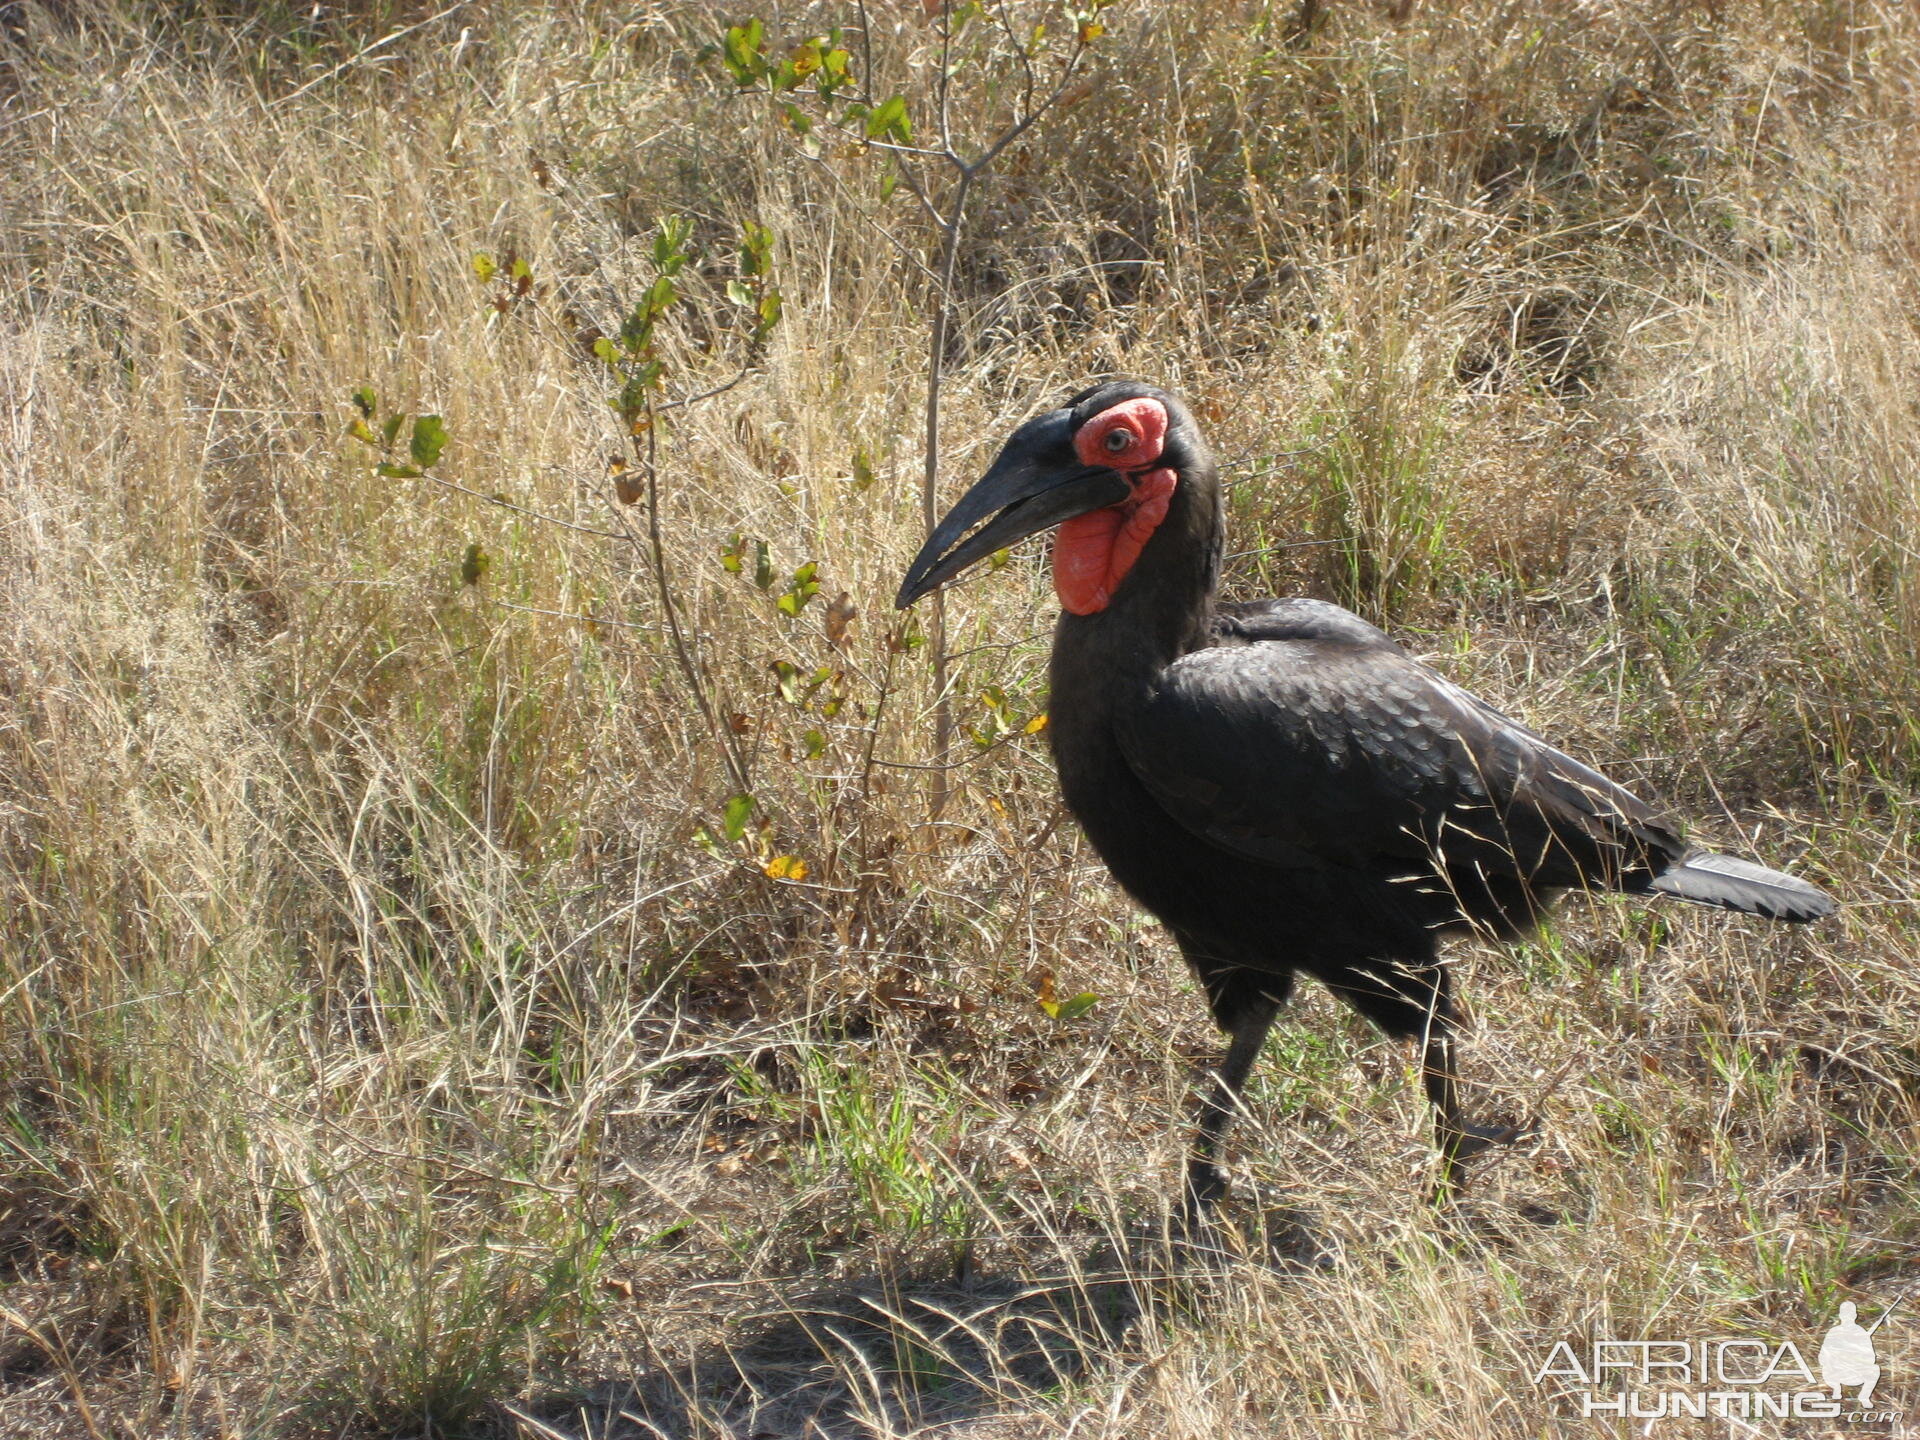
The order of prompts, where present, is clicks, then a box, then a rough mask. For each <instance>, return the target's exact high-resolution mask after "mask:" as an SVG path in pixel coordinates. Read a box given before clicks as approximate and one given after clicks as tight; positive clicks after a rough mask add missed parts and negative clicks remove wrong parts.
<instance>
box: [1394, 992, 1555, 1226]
mask: <svg viewBox="0 0 1920 1440" xmlns="http://www.w3.org/2000/svg"><path fill="white" fill-rule="evenodd" d="M1420 1071H1421V1080H1422V1081H1423V1083H1424V1084H1425V1086H1426V1091H1427V1099H1428V1100H1429V1101H1431V1102H1432V1104H1433V1136H1434V1143H1435V1145H1436V1146H1437V1147H1438V1148H1439V1151H1440V1184H1439V1187H1438V1189H1437V1190H1436V1191H1435V1193H1434V1199H1435V1201H1436V1202H1437V1203H1439V1204H1442V1205H1444V1204H1446V1203H1447V1202H1448V1201H1450V1200H1452V1199H1453V1198H1454V1196H1456V1195H1457V1194H1459V1193H1460V1188H1461V1184H1462V1182H1463V1181H1464V1180H1465V1178H1466V1162H1467V1161H1469V1160H1471V1159H1472V1158H1473V1157H1474V1156H1476V1155H1478V1154H1480V1152H1481V1151H1483V1150H1486V1149H1487V1148H1488V1147H1490V1146H1493V1145H1510V1144H1512V1143H1513V1142H1514V1141H1516V1140H1522V1139H1525V1138H1526V1136H1528V1135H1529V1134H1531V1133H1532V1130H1533V1127H1532V1126H1531V1125H1477V1124H1475V1123H1473V1122H1472V1121H1470V1120H1468V1119H1467V1118H1466V1117H1465V1116H1464V1115H1463V1114H1462V1113H1461V1110H1460V1075H1459V1071H1458V1070H1456V1069H1455V1067H1454V1061H1453V1032H1452V1030H1451V1028H1450V1027H1448V1026H1447V1025H1445V1024H1444V1023H1442V1022H1440V1021H1439V1019H1438V1018H1437V1017H1436V1019H1435V1021H1434V1022H1433V1023H1432V1024H1430V1025H1429V1026H1428V1028H1427V1034H1426V1041H1425V1044H1424V1046H1423V1047H1422V1050H1421V1055H1420Z"/></svg>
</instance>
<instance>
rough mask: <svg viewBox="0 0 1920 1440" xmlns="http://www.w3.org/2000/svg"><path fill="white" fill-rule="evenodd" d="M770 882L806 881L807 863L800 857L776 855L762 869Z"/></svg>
mask: <svg viewBox="0 0 1920 1440" xmlns="http://www.w3.org/2000/svg"><path fill="white" fill-rule="evenodd" d="M761 868H762V869H763V870H765V871H766V874H767V878H768V879H769V880H804V879H806V878H807V862H806V861H804V860H802V859H801V858H800V857H799V856H798V855H776V856H774V857H773V858H772V859H771V860H769V861H767V863H766V864H765V865H764V866H762V867H761Z"/></svg>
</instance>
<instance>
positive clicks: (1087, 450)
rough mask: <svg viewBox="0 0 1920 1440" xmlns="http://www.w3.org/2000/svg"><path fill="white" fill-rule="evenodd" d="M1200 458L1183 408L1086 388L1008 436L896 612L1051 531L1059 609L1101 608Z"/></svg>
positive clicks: (921, 563) (919, 560) (1135, 390)
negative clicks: (1003, 552)
mask: <svg viewBox="0 0 1920 1440" xmlns="http://www.w3.org/2000/svg"><path fill="white" fill-rule="evenodd" d="M1204 454H1205V447H1204V445H1203V444H1202V442H1201V440H1200V437H1199V434H1198V433H1197V431H1196V430H1195V429H1194V424H1193V418H1192V417H1191V416H1190V415H1188V413H1187V408H1186V406H1184V405H1182V404H1181V403H1180V402H1179V401H1178V400H1176V399H1175V398H1174V397H1173V396H1171V395H1169V394H1168V393H1167V392H1166V391H1164V390H1159V389H1156V388H1155V387H1153V386H1151V385H1143V384H1141V383H1140V382H1139V381H1137V380H1116V381H1112V382H1109V383H1108V384H1105V385H1098V386H1095V387H1094V388H1093V389H1091V390H1083V391H1081V392H1080V394H1078V395H1076V396H1074V397H1073V398H1072V399H1071V400H1069V401H1068V402H1067V403H1066V404H1065V405H1063V406H1062V407H1061V408H1060V409H1058V410H1049V411H1048V412H1047V413H1046V414H1044V415H1036V416H1035V417H1034V418H1033V419H1031V420H1029V421H1027V423H1026V424H1024V425H1022V426H1021V427H1020V428H1019V429H1018V430H1016V431H1014V432H1013V434H1012V436H1010V437H1009V438H1008V440H1007V443H1006V444H1005V445H1004V446H1002V447H1001V449H1000V455H999V458H998V459H996V460H995V461H994V462H993V468H991V469H990V470H988V471H987V473H986V474H985V475H984V476H982V477H981V479H980V482H979V483H978V484H977V485H975V486H974V487H973V488H972V489H971V490H969V491H967V493H966V494H965V495H963V496H961V497H960V503H959V504H957V505H955V506H954V507H953V509H952V510H950V511H948V512H947V517H946V519H944V520H942V521H941V522H940V523H939V524H938V525H937V526H935V527H934V531H933V534H931V535H929V536H928V537H927V543H926V544H925V545H923V546H921V547H920V553H919V554H918V555H916V556H914V557H913V564H912V565H911V566H909V567H908V568H907V576H906V579H905V581H904V582H902V584H901V586H900V594H899V596H898V597H897V598H896V599H895V601H894V603H895V604H896V605H897V606H899V607H901V608H902V609H904V608H905V607H907V606H908V605H911V604H912V603H913V602H914V601H916V600H918V599H919V598H920V597H921V596H923V595H927V594H930V593H931V592H933V591H935V590H937V589H939V588H940V587H941V586H942V585H944V584H946V583H947V582H948V581H949V580H951V579H953V577H954V576H956V575H958V574H959V573H960V572H961V571H962V570H964V569H966V567H967V566H969V565H971V564H972V563H973V562H974V561H976V560H980V559H983V558H984V557H986V556H988V555H991V554H993V553H994V552H995V551H996V550H1002V549H1005V548H1006V547H1007V546H1009V545H1011V544H1013V543H1014V542H1015V541H1017V540H1022V539H1025V538H1026V537H1027V536H1029V535H1035V534H1038V533H1039V532H1040V531H1042V530H1051V529H1053V528H1054V527H1055V526H1059V527H1060V534H1059V537H1058V538H1057V539H1056V540H1055V541H1054V548H1053V585H1054V590H1055V592H1056V593H1057V594H1058V595H1059V597H1060V604H1061V605H1062V606H1063V607H1064V608H1065V609H1067V610H1069V611H1071V612H1072V613H1073V614H1076V615H1090V614H1093V613H1094V612H1095V611H1098V610H1104V609H1105V608H1106V607H1107V604H1108V602H1109V601H1111V600H1112V598H1113V594H1114V591H1115V590H1117V589H1118V588H1119V586H1120V582H1121V581H1123V580H1124V579H1126V577H1127V572H1128V571H1129V570H1131V569H1132V568H1133V563H1134V561H1136V560H1137V559H1139V558H1140V552H1141V550H1142V549H1143V548H1144V547H1145V545H1146V543H1147V541H1148V540H1149V539H1151V538H1152V536H1153V533H1154V531H1155V530H1156V529H1157V528H1158V527H1159V525H1160V523H1161V522H1162V521H1163V520H1164V519H1165V518H1166V516H1167V510H1168V507H1169V505H1170V504H1171V503H1172V502H1173V499H1174V495H1175V491H1176V490H1177V489H1178V488H1179V486H1180V485H1181V483H1182V481H1183V478H1184V477H1185V476H1186V475H1187V474H1188V473H1189V471H1190V470H1191V469H1192V468H1193V466H1194V462H1195V461H1196V460H1197V459H1198V458H1199V457H1201V456H1203V455H1204Z"/></svg>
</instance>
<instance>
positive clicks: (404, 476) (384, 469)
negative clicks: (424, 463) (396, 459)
mask: <svg viewBox="0 0 1920 1440" xmlns="http://www.w3.org/2000/svg"><path fill="white" fill-rule="evenodd" d="M373 473H374V474H376V475H384V476H386V477H387V479H389V480H417V479H419V478H420V476H421V475H422V474H424V473H425V472H424V471H420V470H416V469H414V468H413V466H411V465H392V464H389V463H388V462H387V461H385V460H382V461H381V462H380V463H379V464H378V465H376V466H374V467H373Z"/></svg>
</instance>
